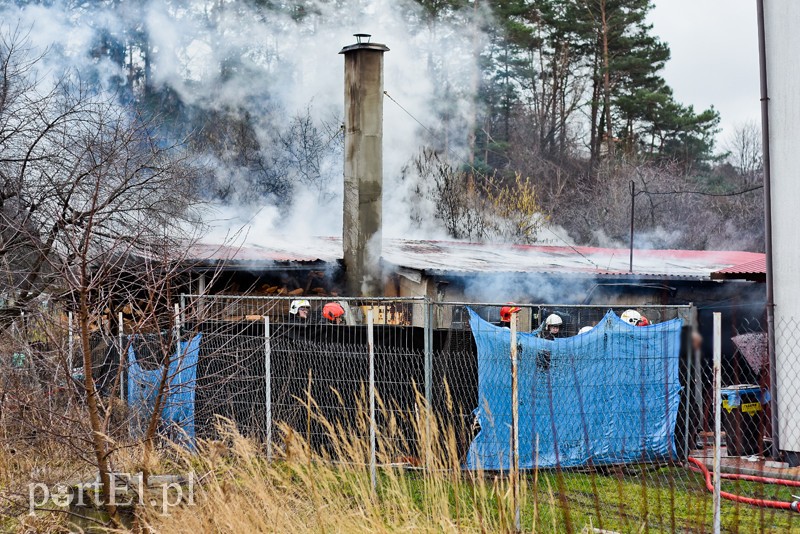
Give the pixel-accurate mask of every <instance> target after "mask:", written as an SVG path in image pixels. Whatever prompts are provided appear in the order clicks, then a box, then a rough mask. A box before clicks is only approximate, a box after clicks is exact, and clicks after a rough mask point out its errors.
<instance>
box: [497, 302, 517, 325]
mask: <svg viewBox="0 0 800 534" xmlns="http://www.w3.org/2000/svg"><path fill="white" fill-rule="evenodd" d="M509 304H511V306H503V307H502V308H500V320H501V321H503V322H504V323H510V322H511V314H512V313H517V312H518V311H520V310H521V309H522V308H520V307H519V306H514V305H513V304H514V303H513V302H509Z"/></svg>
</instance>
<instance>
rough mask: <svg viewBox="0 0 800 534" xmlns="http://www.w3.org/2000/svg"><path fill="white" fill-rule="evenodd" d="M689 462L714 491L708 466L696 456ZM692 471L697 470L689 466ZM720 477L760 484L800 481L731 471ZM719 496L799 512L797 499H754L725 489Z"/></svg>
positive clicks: (789, 483) (709, 489)
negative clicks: (790, 500)
mask: <svg viewBox="0 0 800 534" xmlns="http://www.w3.org/2000/svg"><path fill="white" fill-rule="evenodd" d="M689 462H690V463H692V464H694V465H696V466H697V467H698V468H699V471H700V472H702V473H703V475H704V476H705V479H706V488H707V489H708V491H711V492H713V491H714V484H713V483H712V482H711V473H709V471H708V468H707V467H706V466H705V464H704V463H703V462H701V461H700V460H698V459H697V458H689ZM690 469H692V470H693V471H697V470H695V469H693V468H690ZM720 476H721V477H722V478H725V479H733V480H746V481H750V482H761V483H762V484H775V485H781V486H795V487H800V481H796V480H786V479H783V478H770V477H759V476H754V475H739V474H733V473H724V474H721V475H720ZM720 496H721V497H722V498H723V499H728V500H729V501H734V502H741V503H745V504H750V505H752V506H760V507H761V508H776V509H778V510H791V511H793V512H800V502H798V501H792V502H789V501H771V500H767V499H755V498H752V497H745V496H744V495H736V494H734V493H728V492H727V491H720Z"/></svg>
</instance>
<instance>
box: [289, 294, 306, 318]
mask: <svg viewBox="0 0 800 534" xmlns="http://www.w3.org/2000/svg"><path fill="white" fill-rule="evenodd" d="M310 314H311V303H310V302H309V301H307V300H305V299H301V300H293V301H292V304H291V305H290V306H289V319H290V320H291V321H292V322H293V323H307V322H308V318H309V315H310Z"/></svg>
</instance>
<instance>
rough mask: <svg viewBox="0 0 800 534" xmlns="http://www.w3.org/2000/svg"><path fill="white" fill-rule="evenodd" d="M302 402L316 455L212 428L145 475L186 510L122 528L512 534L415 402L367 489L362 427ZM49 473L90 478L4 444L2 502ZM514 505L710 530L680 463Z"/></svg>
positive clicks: (539, 486) (14, 525)
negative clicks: (314, 430) (182, 477)
mask: <svg viewBox="0 0 800 534" xmlns="http://www.w3.org/2000/svg"><path fill="white" fill-rule="evenodd" d="M311 404H312V406H311V407H310V409H309V413H311V414H312V418H314V419H315V422H316V423H317V424H318V425H321V428H323V429H324V432H325V434H326V435H327V438H328V439H327V441H326V442H327V446H326V447H325V448H324V450H323V449H322V448H320V447H319V446H314V447H312V446H310V445H309V441H308V440H307V439H306V436H305V433H304V432H301V433H300V434H298V433H297V431H296V430H291V429H289V428H288V427H282V428H281V429H280V434H281V436H280V438H281V439H279V440H278V441H279V443H281V444H282V445H281V446H280V447H277V445H276V450H275V451H274V458H273V459H272V461H268V459H267V456H266V454H265V450H264V446H263V444H262V443H259V442H257V441H254V440H251V439H249V438H247V437H244V436H242V435H241V434H240V433H239V432H238V430H237V428H236V426H235V425H234V424H233V423H232V422H230V421H226V420H221V421H219V424H218V439H216V440H213V441H200V442H199V443H198V450H197V451H195V452H193V453H190V452H188V451H185V450H182V449H179V448H177V447H175V448H173V449H171V450H167V451H162V453H161V454H160V455H158V456H157V457H156V463H155V464H154V465H151V466H150V467H151V468H152V469H153V472H154V473H186V472H187V471H192V472H193V473H195V475H196V477H197V478H198V480H199V482H198V483H196V484H195V486H194V490H195V495H194V497H195V499H194V503H193V504H192V505H187V504H184V505H182V506H178V507H175V508H172V509H171V510H170V511H169V513H168V514H166V515H162V514H161V513H160V509H158V508H152V507H144V508H141V509H138V510H137V511H136V513H137V515H138V518H137V521H135V522H131V523H129V524H128V525H127V526H128V527H130V528H131V530H134V531H139V532H163V533H173V532H192V533H201V532H202V533H204V532H225V533H227V532H231V533H233V532H236V533H240V532H289V533H292V534H300V533H305V532H315V533H316V532H348V533H349V532H410V531H413V532H510V531H513V503H512V492H511V488H510V485H509V479H508V478H505V477H501V476H497V475H496V474H493V473H483V472H479V471H478V472H468V471H463V470H462V469H461V465H462V460H463V459H462V458H460V457H459V454H458V452H457V451H458V450H459V447H458V440H457V438H456V436H457V435H460V434H461V433H460V432H456V429H453V428H451V427H450V426H448V425H445V424H440V422H437V421H435V420H432V419H428V418H427V417H426V416H425V415H424V414H425V410H424V409H423V408H422V406H420V407H419V408H418V410H417V412H416V413H417V414H420V415H418V416H416V417H413V416H412V419H411V420H407V421H397V420H394V419H392V418H391V416H390V414H391V413H396V412H391V411H387V410H385V409H383V410H382V411H383V413H384V415H386V420H388V423H387V424H384V425H381V429H382V430H383V432H381V433H379V434H378V436H377V450H378V458H377V460H378V464H379V465H380V466H381V467H379V469H378V484H377V491H376V492H373V487H372V484H371V480H370V473H369V468H368V459H369V449H368V444H369V440H368V439H366V437H367V436H368V424H367V418H366V411H365V410H363V409H362V410H359V413H360V414H361V417H359V418H358V420H357V421H355V425H354V426H347V427H343V426H339V425H335V424H334V423H332V422H331V421H327V420H325V419H324V418H322V417H320V416H313V413H314V412H315V409H314V406H313V401H312V402H311ZM401 423H402V424H401ZM318 428H319V427H318ZM403 428H405V429H406V430H405V431H403V430H402V429H403ZM409 428H410V429H411V432H410V435H411V436H412V437H411V439H410V440H407V439H405V438H404V437H403V436H404V435H408V434H409V432H408V429H409ZM307 429H308V427H307ZM307 429H306V430H307ZM461 430H463V429H459V431H461ZM317 445H318V443H317ZM37 451H38V452H40V453H41V454H36V452H37ZM140 453H141V451H140V449H139V448H138V447H135V446H134V447H130V448H123V449H120V451H118V453H117V454H116V457H115V468H116V469H117V470H125V471H128V472H136V471H138V470H139V469H141V467H142V466H141V465H139V463H138V461H139V458H141V455H140ZM400 458H403V459H406V460H408V459H412V458H420V459H424V460H427V467H426V468H421V467H417V468H412V467H410V466H409V464H408V463H407V462H406V463H399V462H398V461H397V460H398V459H400ZM412 463H413V462H412ZM44 466H47V467H48V469H49V471H47V473H48V475H47V477H48V478H47V480H44V481H46V482H47V481H59V480H61V481H63V480H65V479H70V477H74V476H75V474H76V473H79V475H80V476H81V477H83V476H86V475H87V474H88V473H90V472H91V469H90V466H87V464H86V463H81V462H80V461H78V460H76V458H75V455H74V451H71V450H70V449H68V448H66V447H65V446H64V445H63V444H60V443H58V442H57V441H56V440H49V441H45V442H41V443H38V444H36V445H33V444H32V445H31V446H30V447H29V448H27V449H25V450H15V451H13V452H11V451H9V450H8V448H7V447H6V448H3V447H0V492H2V494H3V496H8V495H10V493H11V491H10V490H11V489H12V488H17V490H18V489H19V488H20V485H19V483H20V481H25V482H26V483H27V481H30V480H32V476H33V475H32V473H35V472H36V470H37V469H40V470H41V469H42V468H43V467H44ZM37 476H39V478H40V479H41V475H37ZM730 489H732V490H734V491H736V492H739V493H743V494H751V495H753V496H761V497H768V498H786V497H788V495H785V496H782V495H780V494H770V495H764V494H763V493H759V492H763V491H764V487H763V486H761V485H748V484H743V485H740V486H738V487H736V488H730ZM767 491H770V492H772V491H780V490H778V489H774V488H773V489H768V490H767ZM521 503H522V504H521V507H522V509H521V511H522V527H523V531H525V532H539V533H560V532H591V529H592V528H603V529H606V530H608V531H613V532H644V531H648V532H675V531H681V532H703V531H705V532H709V531H710V519H711V497H710V495H709V494H708V493H707V492H706V491H705V489H704V487H703V483H702V481H701V479H700V477H699V476H698V475H695V474H692V473H690V472H688V471H686V470H684V469H682V468H677V467H675V468H667V469H644V468H641V469H640V468H638V467H635V466H631V467H630V468H628V469H625V470H617V471H613V472H607V473H605V474H600V473H589V472H570V473H555V472H553V471H542V472H533V473H528V474H527V475H526V477H523V479H522V482H521ZM9 510H11V509H10V508H7V509H6V512H5V519H3V518H0V531H17V532H64V531H68V530H72V531H74V530H75V526H74V524H72V525H71V524H70V523H69V522H70V521H72V520H74V519H75V518H74V517H70V516H67V515H65V514H63V513H53V514H47V513H41V514H38V515H36V516H34V517H29V516H27V515H26V514H24V513H23V511H21V510H19V509H17V510H16V512H17V513H16V515H14V516H13V517H12V514H9V513H8V511H9ZM78 524H81V525H82V526H83V527H84V528H86V527H87V526H90V525H91V523H88V522H85V521H84V522H78ZM723 527H724V528H725V529H726V531H728V532H742V533H744V532H754V531H762V532H787V531H792V529H793V528H794V524H793V520H792V516H791V515H790V514H787V513H784V512H775V511H764V510H759V509H756V508H752V507H748V506H744V505H738V506H737V505H734V504H732V503H729V502H725V503H724V504H723ZM95 531H99V530H98V529H95Z"/></svg>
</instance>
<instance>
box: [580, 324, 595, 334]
mask: <svg viewBox="0 0 800 534" xmlns="http://www.w3.org/2000/svg"><path fill="white" fill-rule="evenodd" d="M592 328H594V327H593V326H584V327H583V328H581V329H580V330H578V334H585V333H586V332H591V331H592Z"/></svg>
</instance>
